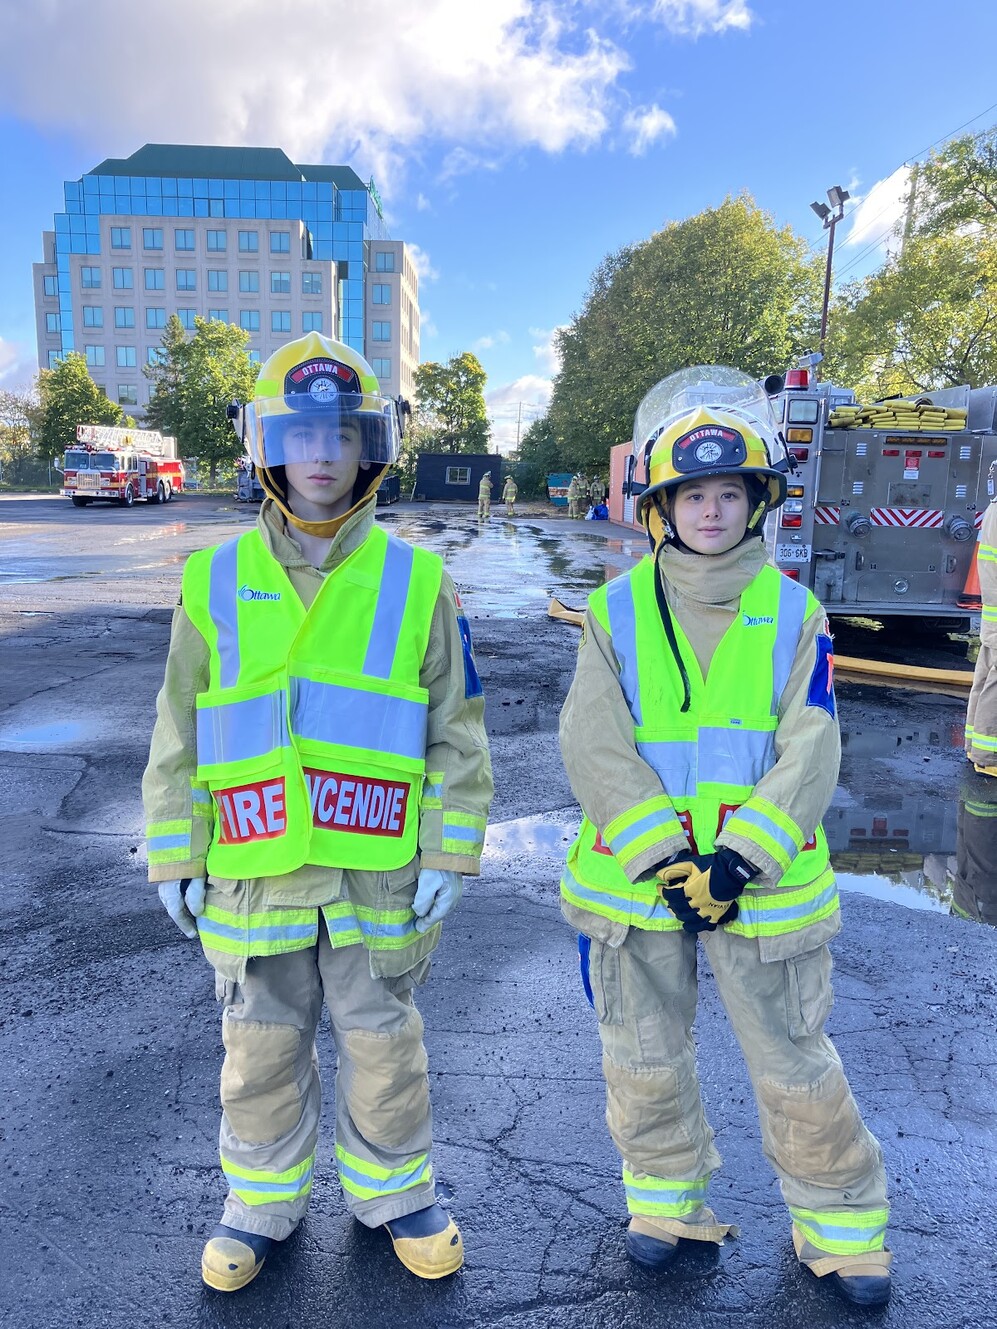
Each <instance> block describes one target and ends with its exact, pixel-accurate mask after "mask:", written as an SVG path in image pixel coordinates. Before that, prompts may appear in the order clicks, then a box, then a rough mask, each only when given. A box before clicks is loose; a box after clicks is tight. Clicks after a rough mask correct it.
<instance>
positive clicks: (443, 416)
mask: <svg viewBox="0 0 997 1329" xmlns="http://www.w3.org/2000/svg"><path fill="white" fill-rule="evenodd" d="M486 380H487V375H486V374H485V371H484V370H483V369H482V367H481V363H480V361H479V360H478V358H477V356H474V355H472V354H471V352H470V351H464V352H462V353H461V354H460V355H454V356H451V358H450V359H449V360H448V361H447V362H446V364H439V363H437V362H436V361H435V360H427V361H426V362H425V363H424V364H421V365H420V366H419V367H418V369H417V370H416V371H415V395H416V405H415V412H414V420H413V431H412V436H413V446H417V447H418V448H420V449H421V450H422V451H424V452H426V451H430V450H431V451H434V452H487V451H488V439H489V432H490V431H489V425H488V416H487V414H486V411H485V394H484V388H485V382H486Z"/></svg>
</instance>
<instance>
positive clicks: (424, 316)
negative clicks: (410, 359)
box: [419, 309, 440, 358]
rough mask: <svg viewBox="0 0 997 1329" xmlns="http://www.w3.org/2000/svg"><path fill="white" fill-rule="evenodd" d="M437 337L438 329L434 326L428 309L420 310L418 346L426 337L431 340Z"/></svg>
mask: <svg viewBox="0 0 997 1329" xmlns="http://www.w3.org/2000/svg"><path fill="white" fill-rule="evenodd" d="M439 335H440V330H439V328H438V327H437V326H436V324H435V323H434V322H433V316H432V314H431V313H430V312H429V310H428V309H421V310H420V311H419V341H420V344H421V343H422V342H423V341H425V340H426V338H427V337H429V338H431V339H433V338H436V337H438V336H439ZM423 358H425V357H423Z"/></svg>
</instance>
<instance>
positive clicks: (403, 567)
mask: <svg viewBox="0 0 997 1329" xmlns="http://www.w3.org/2000/svg"><path fill="white" fill-rule="evenodd" d="M414 559H415V550H414V549H413V548H412V546H411V545H407V544H405V542H404V541H403V540H399V539H398V538H397V537H396V536H394V535H389V536H388V547H387V550H386V551H385V555H384V571H383V574H382V576H381V585H380V586H379V588H378V592H377V607H376V609H375V610H374V622H373V624H372V625H371V630H370V641H369V642H368V643H367V654H366V656H365V658H364V662H363V672H364V674H365V675H366V676H367V677H368V678H390V677H391V670H392V667H393V665H394V662H395V652H396V651H397V650H398V639H399V637H400V636H401V631H402V619H403V617H404V616H405V602H406V601H407V600H408V590H409V583H410V582H411V580H412V564H413V561H414Z"/></svg>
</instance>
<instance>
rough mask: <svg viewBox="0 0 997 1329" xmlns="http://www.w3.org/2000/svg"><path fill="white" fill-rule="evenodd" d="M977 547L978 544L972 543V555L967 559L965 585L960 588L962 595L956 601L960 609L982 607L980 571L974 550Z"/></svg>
mask: <svg viewBox="0 0 997 1329" xmlns="http://www.w3.org/2000/svg"><path fill="white" fill-rule="evenodd" d="M978 548H979V545H973V557H972V558H971V559H970V561H969V571H968V572H967V573H966V585H965V586H964V587H963V588H962V595H960V596H959V599H958V600H957V601H956V604H957V605H958V607H959V608H960V609H982V608H983V596H982V595H981V594H980V573H979V569H978V568H977V566H976V551H977V549H978Z"/></svg>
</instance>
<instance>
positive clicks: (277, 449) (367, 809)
mask: <svg viewBox="0 0 997 1329" xmlns="http://www.w3.org/2000/svg"><path fill="white" fill-rule="evenodd" d="M242 416H243V421H242V423H243V429H244V436H245V441H246V443H247V446H248V448H249V451H250V454H251V456H252V458H253V461H254V463H255V465H256V467H257V470H258V473H259V476H260V479H261V482H262V484H263V487H264V489H265V490H266V493H267V498H266V500H265V501H264V503H263V505H262V507H261V510H260V514H259V518H258V520H257V523H256V526H255V529H253V530H251V531H248V532H246V533H245V534H243V535H241V536H238V537H235V538H233V539H231V540H229V541H227V542H226V543H224V544H221V545H219V546H217V547H215V548H213V549H207V550H203V551H200V552H197V553H195V554H193V555H192V556H191V557H190V559H189V560H188V562H187V565H186V567H185V569H184V574H183V589H182V595H181V600H180V603H179V605H178V607H177V609H176V611H175V614H174V619H173V628H172V638H171V643H170V651H169V658H168V660H167V664H166V677H165V681H164V684H163V687H162V690H161V692H160V694H159V699H158V704H157V720H156V725H155V730H154V733H153V738H152V748H151V752H150V754H149V763H148V767H147V769H146V772H145V776H144V779H143V795H144V801H145V807H146V815H147V819H148V830H147V834H148V845H149V877H150V879H151V880H152V881H153V882H155V883H157V884H158V888H159V893H160V896H161V898H162V900H163V903H164V904H165V906H166V908H167V909H168V911H169V913H170V914H171V916H172V917H173V919H174V920H175V922H176V923H177V924H178V925H179V927H180V928H181V930H182V931H183V932H184V933H186V935H187V936H189V937H192V938H193V937H197V936H199V937H200V941H201V945H202V947H203V949H204V953H205V955H206V957H207V959H208V960H209V961H210V963H211V964H212V965H213V967H214V969H215V974H216V992H217V994H218V995H219V997H220V999H221V1001H222V1006H223V1009H222V1038H223V1042H224V1045H225V1060H224V1066H223V1069H222V1074H221V1100H222V1108H223V1112H222V1120H221V1130H220V1153H221V1166H222V1171H223V1173H224V1176H225V1179H226V1181H227V1183H228V1195H227V1198H226V1200H225V1203H224V1209H223V1212H222V1216H221V1222H220V1224H219V1226H218V1227H217V1228H215V1230H214V1232H213V1233H212V1234H211V1236H210V1238H209V1240H208V1242H207V1244H206V1246H205V1247H204V1253H203V1257H202V1276H203V1278H204V1281H205V1283H207V1284H208V1286H209V1287H212V1288H216V1289H219V1290H221V1291H226V1292H231V1291H235V1290H236V1289H238V1288H241V1287H243V1286H244V1285H245V1284H246V1283H248V1282H249V1281H250V1280H251V1279H252V1278H254V1277H255V1276H256V1274H257V1273H258V1272H259V1270H260V1267H261V1266H262V1264H263V1261H264V1259H265V1257H266V1255H267V1252H268V1251H269V1249H270V1248H271V1247H272V1245H273V1243H274V1242H276V1241H282V1240H284V1239H285V1238H286V1237H288V1236H289V1235H290V1234H291V1233H292V1232H293V1231H294V1229H295V1228H296V1227H297V1225H298V1224H299V1223H300V1222H301V1219H302V1218H303V1217H304V1214H305V1210H306V1208H307V1205H308V1198H309V1192H310V1190H311V1187H312V1177H313V1171H314V1166H315V1149H316V1137H317V1132H318V1123H319V1113H320V1106H321V1079H320V1076H319V1069H318V1063H317V1060H316V1056H315V1050H314V1040H315V1031H316V1027H317V1024H318V1020H319V1018H320V1015H321V1008H322V1004H323V1001H324V1002H325V1004H326V1006H327V1007H328V1010H329V1014H330V1019H331V1025H332V1032H333V1035H334V1038H335V1042H336V1050H337V1053H338V1063H339V1069H338V1075H337V1078H336V1143H335V1156H336V1166H337V1170H338V1173H339V1180H340V1184H341V1186H342V1189H343V1194H344V1196H345V1200H346V1205H347V1208H348V1209H349V1210H350V1211H351V1212H352V1214H353V1215H354V1216H355V1217H356V1218H357V1219H358V1220H359V1221H360V1222H361V1223H363V1224H365V1225H366V1226H368V1227H379V1226H381V1225H383V1226H384V1227H385V1228H386V1229H387V1231H388V1233H389V1235H390V1238H391V1241H392V1243H393V1247H394V1250H395V1252H396V1254H397V1255H398V1258H399V1259H400V1260H401V1261H402V1263H403V1264H404V1265H405V1266H406V1267H407V1268H408V1269H410V1270H411V1271H412V1272H413V1273H415V1274H417V1275H418V1276H419V1277H422V1278H430V1279H433V1278H439V1277H442V1276H444V1275H446V1274H450V1273H453V1272H454V1271H455V1270H456V1269H458V1268H459V1267H460V1265H461V1263H462V1261H463V1245H462V1242H461V1236H460V1233H459V1231H458V1229H457V1226H456V1224H455V1223H454V1222H453V1220H452V1219H451V1218H450V1217H449V1215H448V1214H447V1213H446V1211H445V1210H443V1209H442V1208H441V1207H440V1206H439V1204H437V1203H436V1198H435V1182H434V1172H433V1154H432V1119H431V1112H430V1101H429V1083H428V1077H427V1061H426V1052H425V1049H424V1046H423V1038H422V1031H423V1026H422V1020H421V1018H420V1016H419V1013H418V1011H417V1010H416V1007H415V1005H414V1002H413V989H414V988H415V987H416V986H417V985H418V984H420V983H421V982H423V981H424V980H425V978H426V976H427V974H428V970H429V957H430V954H431V953H432V951H433V950H434V948H435V947H436V944H437V942H438V941H439V938H440V931H441V928H440V924H441V922H442V920H443V919H444V918H445V917H446V915H447V914H448V913H449V912H450V910H451V909H452V908H453V907H454V905H455V904H456V903H457V901H458V899H459V898H460V894H461V881H462V875H463V874H472V875H473V874H475V873H477V872H478V864H479V859H480V855H481V849H482V841H483V838H484V832H485V817H486V814H487V810H488V805H489V801H490V798H491V793H492V776H491V768H490V764H489V757H488V746H487V739H486V736H485V730H484V724H483V714H484V703H483V699H482V695H481V684H480V682H479V679H478V675H477V672H476V669H475V665H474V657H473V654H472V651H471V639H470V634H469V631H468V626H467V620H466V618H465V616H464V614H463V611H462V609H461V607H460V601H459V599H458V598H457V595H456V593H455V591H454V587H453V583H452V582H451V580H450V578H449V576H448V575H447V574H446V572H445V571H444V569H443V565H442V562H441V560H440V559H439V558H438V556H437V555H435V554H432V553H429V552H428V551H426V550H422V549H419V548H413V547H412V546H411V545H408V544H405V543H404V542H403V541H401V540H399V539H397V538H396V537H395V536H394V535H389V534H387V533H386V532H385V530H384V529H383V527H380V526H378V525H376V524H375V521H374V513H375V503H376V491H377V487H378V484H379V483H380V481H381V479H382V477H383V476H384V474H385V473H386V471H387V469H388V467H389V466H390V464H391V463H392V462H393V461H394V460H395V458H396V457H397V454H398V444H399V436H400V427H399V416H398V413H397V410H396V403H395V402H394V401H391V400H386V399H383V398H382V397H381V396H380V394H379V388H378V383H377V379H376V378H375V377H374V374H373V373H372V371H371V369H370V367H369V365H368V364H367V362H366V361H365V360H364V359H363V357H362V356H360V355H358V354H357V352H356V351H354V350H352V349H350V347H348V346H346V345H343V344H342V343H339V342H335V341H331V340H329V339H327V338H325V337H322V336H321V335H319V334H318V333H311V334H309V335H308V336H305V337H302V338H300V339H299V340H297V341H293V342H290V343H289V344H287V345H285V346H282V347H281V348H280V349H279V350H278V351H276V352H275V353H274V354H273V355H272V356H271V357H270V359H269V360H268V361H267V362H266V364H265V365H264V366H263V368H262V369H261V371H260V375H259V378H258V380H257V383H256V389H255V396H254V398H253V401H252V402H251V403H249V404H248V405H247V406H246V407H245V408H244V411H243V412H242Z"/></svg>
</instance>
